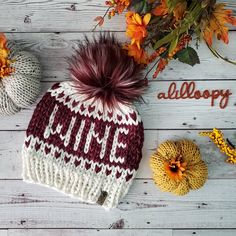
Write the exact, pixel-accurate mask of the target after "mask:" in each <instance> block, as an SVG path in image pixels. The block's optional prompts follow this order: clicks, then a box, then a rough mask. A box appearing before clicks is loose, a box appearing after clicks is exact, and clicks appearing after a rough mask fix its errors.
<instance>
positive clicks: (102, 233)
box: [0, 229, 228, 236]
mask: <svg viewBox="0 0 236 236" xmlns="http://www.w3.org/2000/svg"><path fill="white" fill-rule="evenodd" d="M42 235H43V236H78V235H82V236H91V235H93V236H120V235H124V236H172V230H168V229H167V230H165V229H164V230H156V229H153V230H152V229H151V230H150V229H146V230H143V229H141V230H136V229H129V230H125V229H111V230H107V229H105V230H104V229H94V230H93V229H10V230H8V236H42ZM0 236H1V235H0ZM227 236H228V235H227Z"/></svg>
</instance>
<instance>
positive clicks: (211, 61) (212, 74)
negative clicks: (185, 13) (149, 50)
mask: <svg viewBox="0 0 236 236" xmlns="http://www.w3.org/2000/svg"><path fill="white" fill-rule="evenodd" d="M86 35H87V36H88V37H90V38H91V37H92V35H93V34H92V33H86ZM95 35H96V34H95ZM116 35H117V37H118V39H119V40H120V41H122V42H124V41H125V40H126V38H125V34H124V33H123V32H122V33H116ZM7 36H8V38H9V39H12V40H16V41H17V42H18V43H19V44H20V45H21V46H23V47H24V48H25V49H26V50H29V51H31V52H33V53H34V54H35V55H36V56H38V58H39V60H40V62H41V64H42V69H43V78H42V80H43V81H62V80H66V79H68V78H70V76H69V75H68V73H67V68H68V60H67V59H66V58H68V57H70V56H71V55H72V53H73V49H74V48H77V45H78V40H83V39H84V33H77V32H76V33H60V34H57V33H24V34H18V33H12V34H7ZM235 41H236V32H231V33H230V43H229V44H228V45H224V44H223V43H221V42H217V43H216V44H215V45H214V46H215V47H216V48H217V50H218V51H219V52H220V53H221V54H222V55H224V56H227V57H228V58H230V59H231V60H236V55H235V51H236V44H235V43H234V42H235ZM198 54H199V57H200V61H201V64H200V65H195V66H194V67H191V66H189V65H186V64H183V63H180V62H179V61H171V62H170V64H169V65H168V67H167V68H166V70H164V71H163V72H162V73H161V74H160V75H159V76H158V79H157V80H160V81H162V80H204V79H207V80H224V79H227V80H229V79H236V77H235V75H236V66H235V65H232V64H229V63H226V62H225V61H223V60H221V59H218V58H216V57H215V56H213V55H212V53H211V52H210V51H209V49H208V48H207V47H206V45H205V44H204V43H202V44H200V47H199V49H198ZM146 71H147V70H146ZM146 71H145V72H144V74H145V73H146ZM152 74H153V73H152V72H151V73H150V74H149V76H148V78H149V79H152Z"/></svg>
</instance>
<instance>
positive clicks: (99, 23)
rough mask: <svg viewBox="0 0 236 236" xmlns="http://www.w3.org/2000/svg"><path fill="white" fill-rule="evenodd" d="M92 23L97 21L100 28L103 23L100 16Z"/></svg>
mask: <svg viewBox="0 0 236 236" xmlns="http://www.w3.org/2000/svg"><path fill="white" fill-rule="evenodd" d="M94 21H98V25H99V26H102V25H103V23H104V18H103V17H102V16H97V17H96V18H95V19H94Z"/></svg>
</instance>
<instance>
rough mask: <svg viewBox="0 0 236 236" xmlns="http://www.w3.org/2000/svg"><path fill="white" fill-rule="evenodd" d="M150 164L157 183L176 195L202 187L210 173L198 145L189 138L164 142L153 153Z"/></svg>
mask: <svg viewBox="0 0 236 236" xmlns="http://www.w3.org/2000/svg"><path fill="white" fill-rule="evenodd" d="M150 164H151V169H152V171H153V180H154V182H155V184H156V185H157V186H158V187H159V188H160V189H161V190H162V191H164V192H171V193H173V194H175V195H185V194H187V193H188V192H189V191H190V190H191V189H198V188H201V187H202V186H203V185H204V183H205V182H206V179H207V175H208V171H207V166H206V164H205V163H204V161H203V160H202V159H201V155H200V151H199V149H198V147H197V145H196V144H195V143H193V142H192V141H189V140H180V141H176V142H174V141H166V142H164V143H162V144H161V145H160V146H159V147H158V148H157V150H156V152H155V153H153V154H152V156H151V159H150Z"/></svg>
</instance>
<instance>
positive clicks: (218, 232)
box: [172, 230, 236, 236]
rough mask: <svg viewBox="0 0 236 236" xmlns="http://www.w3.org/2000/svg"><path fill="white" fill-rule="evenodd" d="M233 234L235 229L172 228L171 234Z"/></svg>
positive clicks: (235, 233) (180, 235) (215, 235)
mask: <svg viewBox="0 0 236 236" xmlns="http://www.w3.org/2000/svg"><path fill="white" fill-rule="evenodd" d="M193 235H196V236H235V235H236V230H173V235H172V236H193Z"/></svg>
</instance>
